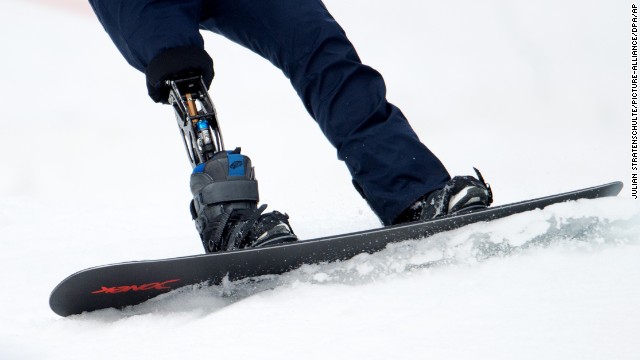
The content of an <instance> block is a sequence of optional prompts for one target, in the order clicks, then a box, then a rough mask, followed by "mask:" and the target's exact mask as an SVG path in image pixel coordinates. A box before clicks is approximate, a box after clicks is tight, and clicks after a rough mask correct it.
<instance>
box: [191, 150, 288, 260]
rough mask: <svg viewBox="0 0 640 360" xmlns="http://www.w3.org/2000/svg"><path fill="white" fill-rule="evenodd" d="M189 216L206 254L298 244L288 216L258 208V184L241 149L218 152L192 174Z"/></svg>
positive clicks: (262, 207) (264, 206)
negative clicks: (191, 196) (291, 243)
mask: <svg viewBox="0 0 640 360" xmlns="http://www.w3.org/2000/svg"><path fill="white" fill-rule="evenodd" d="M191 193H192V194H193V201H191V215H192V217H193V219H194V220H195V223H196V229H197V230H198V233H200V239H201V240H202V244H203V245H204V249H205V251H206V252H207V253H212V252H217V251H228V250H235V249H244V248H249V247H260V246H267V245H273V244H279V243H283V242H292V241H296V240H298V238H297V237H296V235H295V234H294V232H293V230H292V229H291V226H290V225H289V216H288V215H286V214H282V213H279V212H277V211H273V212H269V213H264V210H265V209H266V207H267V205H262V206H260V207H259V208H258V207H257V204H258V201H259V196H258V182H257V181H256V179H255V175H254V171H253V167H252V166H251V160H250V159H249V158H248V157H247V156H244V155H241V154H240V149H239V148H238V149H236V150H234V151H229V152H225V151H221V152H218V153H217V154H215V155H214V157H213V158H212V159H210V160H209V161H207V162H205V163H203V164H200V165H198V166H197V167H196V168H195V169H194V170H193V174H191Z"/></svg>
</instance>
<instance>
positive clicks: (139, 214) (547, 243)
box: [0, 0, 640, 359]
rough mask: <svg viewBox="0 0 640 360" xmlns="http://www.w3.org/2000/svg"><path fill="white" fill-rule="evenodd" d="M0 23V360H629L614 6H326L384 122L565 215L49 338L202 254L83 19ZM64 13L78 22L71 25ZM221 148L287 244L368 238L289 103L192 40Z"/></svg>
mask: <svg viewBox="0 0 640 360" xmlns="http://www.w3.org/2000/svg"><path fill="white" fill-rule="evenodd" d="M52 4H53V5H56V4H58V2H53V1H52V2H49V4H46V2H45V1H40V2H30V1H26V0H2V1H1V5H0V9H1V10H0V46H1V47H2V51H1V52H2V56H1V57H0V69H1V74H0V79H1V82H0V102H1V103H0V105H1V107H0V109H1V110H2V116H1V117H0V123H1V124H2V126H1V127H0V129H1V130H0V169H1V170H0V173H1V175H0V275H1V276H0V279H1V280H0V281H1V283H0V359H134V358H135V359H140V358H142V359H147V358H148V359H151V358H153V359H176V358H189V359H205V358H206V359H232V358H233V359H396V358H397V359H640V345H639V344H640V265H639V260H640V203H638V202H636V201H634V200H632V199H630V190H629V189H630V188H629V173H630V125H629V123H630V105H629V104H630V74H629V68H630V57H631V55H630V47H631V45H630V36H631V31H630V16H631V15H630V12H631V11H630V9H631V3H630V2H628V1H610V0H592V1H577V0H561V1H551V0H541V1H531V0H528V1H525V0H514V1H499V0H486V1H472V0H461V1H455V2H454V1H445V2H443V1H434V0H406V1H397V2H393V1H380V0H350V1H338V0H327V1H326V4H327V6H328V8H329V9H330V11H331V12H332V13H333V15H334V16H335V17H336V18H337V20H338V21H339V22H340V23H341V25H342V26H343V28H344V29H345V30H346V32H347V34H348V36H349V37H350V39H351V40H352V41H353V42H354V44H355V45H356V48H357V49H358V52H359V54H360V56H361V58H362V59H363V61H364V62H365V63H367V64H369V65H371V66H373V67H374V68H376V69H378V70H379V71H380V72H381V73H382V74H383V75H384V76H385V79H386V82H387V86H388V98H389V100H390V101H391V102H393V103H395V104H396V105H398V106H399V107H400V108H401V109H402V110H403V112H404V113H405V114H406V115H407V116H408V117H409V119H410V121H411V122H412V124H413V126H414V128H415V129H416V131H417V133H418V134H419V136H420V137H421V139H422V140H423V141H424V142H425V143H426V144H427V145H428V146H429V147H430V149H431V150H432V151H434V152H435V153H436V154H437V155H438V156H439V157H440V158H441V159H442V160H443V162H444V163H445V164H446V166H447V167H448V169H449V170H450V172H451V173H452V174H470V173H471V172H472V169H471V167H472V166H476V167H478V168H479V169H481V170H482V172H483V174H484V175H485V178H486V179H487V180H488V181H489V182H490V183H491V185H492V187H493V189H494V193H495V199H496V204H505V203H509V202H514V201H519V200H524V199H528V198H532V197H537V196H544V195H548V194H552V193H557V192H562V191H569V190H574V189H577V188H582V187H588V186H591V185H596V184H601V183H605V182H609V181H613V180H622V181H624V182H625V183H626V185H627V187H626V188H625V189H623V193H622V194H621V196H620V197H618V198H610V199H602V200H596V201H580V202H577V203H568V204H561V205H557V206H553V207H550V208H548V209H546V210H544V211H534V212H530V213H525V214H520V215H517V216H513V217H510V218H507V219H503V220H499V221H495V222H493V223H489V224H475V225H471V226H468V227H465V228H462V229H459V230H456V231H452V232H449V233H445V234H440V235H438V236H435V237H432V238H429V239H423V240H420V241H411V242H405V243H401V244H396V245H393V246H390V247H389V248H388V249H386V250H384V251H382V252H381V253H378V254H374V255H360V256H357V257H356V258H354V259H352V260H350V261H345V262H343V263H336V264H320V265H309V266H304V267H303V268H301V269H299V270H296V271H293V272H291V273H289V274H286V275H283V276H279V277H265V278H264V279H263V281H262V282H259V283H257V285H256V284H250V283H246V282H236V283H229V284H225V285H224V286H213V287H201V288H189V289H183V290H180V291H177V292H173V293H170V294H168V295H165V296H162V297H160V298H157V299H154V300H152V301H149V302H147V303H145V304H142V305H139V306H136V307H133V308H128V309H125V310H124V311H116V310H113V309H108V310H103V311H96V312H93V313H88V314H82V315H78V316H72V317H69V318H61V317H58V316H57V315H55V314H54V313H53V312H52V311H51V310H50V309H49V306H48V296H49V293H50V291H51V290H52V289H53V288H54V287H55V286H56V285H57V283H58V282H59V281H61V280H63V279H64V278H65V277H66V276H68V275H70V274H71V273H73V272H75V271H78V270H81V269H84V268H87V267H91V266H96V265H102V264H107V263H114V262H121V261H129V260H139V259H157V258H166V257H174V256H183V255H191V254H199V253H201V252H202V249H201V245H200V243H199V240H198V237H197V234H196V232H195V230H194V228H193V224H192V222H191V219H190V215H189V211H188V202H189V200H190V193H189V190H188V179H189V174H190V170H191V169H190V166H189V164H188V161H187V158H186V154H185V153H184V149H183V147H182V143H181V141H180V138H179V136H178V131H177V126H176V124H175V119H174V115H173V112H172V110H171V109H170V108H169V107H166V106H160V105H157V104H154V103H153V102H152V101H151V100H149V99H148V98H147V95H146V88H145V82H144V77H143V75H142V74H140V73H138V72H137V71H136V70H134V69H132V68H130V67H129V66H128V65H127V64H126V62H125V61H124V60H123V58H122V57H121V55H120V54H119V53H118V52H117V50H116V48H115V47H114V46H113V44H112V43H111V41H110V40H109V38H108V36H107V35H106V33H105V32H104V31H103V30H102V28H101V26H100V24H99V22H98V21H97V20H96V19H95V16H93V15H92V14H91V13H88V12H86V8H87V7H86V4H85V3H84V2H82V3H81V0H78V1H77V2H74V1H59V5H65V6H64V7H56V6H48V5H52ZM70 7H74V9H75V10H78V11H68V10H69V8H70ZM205 41H206V42H207V49H208V50H209V51H210V53H211V55H212V56H213V58H214V62H215V69H216V78H215V80H214V83H213V86H212V90H211V95H212V97H213V99H214V102H215V104H216V106H217V109H218V115H219V117H220V121H221V125H222V130H223V135H224V137H225V143H226V145H227V147H229V148H232V147H235V146H242V147H243V151H244V152H245V153H246V154H248V155H250V156H251V157H252V159H253V161H254V164H255V166H256V169H257V174H258V178H259V181H260V186H261V188H260V190H261V198H262V199H263V201H264V202H265V203H268V204H269V205H270V208H272V209H279V210H281V211H286V212H288V213H289V214H290V215H291V219H292V220H291V221H292V225H293V226H294V229H295V230H296V232H297V233H298V235H299V236H300V237H301V238H303V239H308V238H313V237H318V236H324V235H331V234H335V233H342V232H348V231H355V230H362V229H368V228H372V227H376V226H378V221H377V219H376V218H375V216H374V215H373V214H372V213H371V212H370V210H369V209H368V207H367V205H366V204H365V202H364V201H363V200H362V199H360V198H359V196H358V195H357V194H356V192H355V191H354V190H353V189H352V187H351V184H350V178H349V175H348V172H347V171H346V169H345V168H344V166H343V165H342V164H341V163H340V162H339V161H337V160H336V155H335V150H334V149H332V148H331V146H330V145H329V144H328V142H327V141H326V140H325V139H324V138H323V136H322V134H321V132H320V131H319V129H318V128H317V126H316V125H315V123H314V122H313V121H312V120H311V118H310V117H309V116H308V114H307V113H306V112H305V110H304V108H303V106H302V105H301V103H300V101H299V99H298V98H297V96H296V95H295V92H294V91H293V90H292V89H291V87H290V85H289V83H288V80H287V79H286V78H284V76H283V75H282V74H281V73H280V72H279V71H278V70H277V69H275V68H274V67H273V66H272V65H271V64H269V63H268V62H267V61H265V60H263V59H261V58H259V57H258V56H257V55H254V54H253V53H251V52H250V51H248V50H245V49H243V48H241V47H239V46H237V45H235V44H233V43H231V42H229V41H227V40H225V39H223V38H220V37H218V36H217V35H215V34H210V33H206V34H205Z"/></svg>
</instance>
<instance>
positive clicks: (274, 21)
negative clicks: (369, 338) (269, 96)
mask: <svg viewBox="0 0 640 360" xmlns="http://www.w3.org/2000/svg"><path fill="white" fill-rule="evenodd" d="M100 1H101V0H92V5H94V9H96V13H97V14H98V16H99V18H100V20H101V21H102V23H103V25H104V26H105V29H106V30H107V32H109V34H110V35H111V37H112V39H113V40H114V42H116V45H118V48H119V49H120V50H121V52H122V53H123V55H125V57H127V59H128V61H129V62H130V63H131V64H132V65H134V66H136V64H137V65H138V66H136V67H138V68H140V69H141V70H143V71H144V66H145V61H146V60H145V59H144V54H154V53H155V54H157V53H158V52H159V51H160V50H162V49H153V48H150V47H158V46H160V45H159V42H158V41H149V40H147V41H142V40H140V41H136V40H135V39H137V38H140V39H155V37H154V36H153V34H150V35H145V36H140V34H141V32H144V31H147V32H149V31H156V32H158V36H161V37H165V38H166V39H164V40H162V43H163V44H164V46H166V44H167V43H169V44H170V45H171V46H176V47H177V46H181V45H194V44H195V45H199V44H200V43H201V42H202V38H201V36H200V35H199V33H198V35H197V37H196V35H193V36H191V37H190V36H189V35H188V34H189V32H188V31H181V33H179V34H176V35H175V38H172V35H171V29H175V31H176V32H177V31H178V30H182V29H189V28H190V26H191V27H193V26H195V27H196V28H195V29H193V31H195V32H196V33H197V26H199V27H200V28H202V29H206V30H210V31H212V32H214V33H217V34H220V35H222V36H224V37H226V38H228V39H230V40H232V41H234V42H236V43H238V44H240V45H242V46H244V47H246V48H248V49H250V50H252V51H253V52H255V53H257V54H259V55H260V56H262V57H264V58H266V59H267V60H269V61H270V62H271V63H272V64H273V65H275V66H277V67H278V68H279V69H280V70H282V72H283V73H284V74H285V76H287V78H289V79H290V81H291V84H292V85H293V87H294V88H295V90H296V92H297V93H298V95H299V96H300V98H301V99H302V102H303V103H304V106H305V107H306V109H307V111H308V112H309V114H310V115H311V116H312V117H313V118H314V119H315V121H316V122H317V123H318V125H319V126H320V129H321V130H322V132H323V133H324V135H325V136H326V137H327V139H328V140H329V141H330V142H331V144H333V146H334V147H335V148H336V149H337V153H338V158H339V159H340V160H342V161H344V162H345V163H346V165H347V167H348V169H349V171H350V173H351V175H352V178H353V183H354V185H355V187H356V189H358V191H359V192H360V193H361V194H362V195H363V197H364V198H365V199H366V200H367V202H368V204H369V205H370V206H371V208H372V209H373V211H374V212H375V213H376V214H377V215H378V217H379V218H380V219H381V220H382V222H383V223H384V224H385V225H389V224H392V223H393V221H394V219H395V218H396V217H397V216H398V215H399V214H400V213H401V212H402V211H403V210H405V209H406V208H407V207H409V206H410V205H411V204H412V203H413V202H415V201H416V200H417V199H418V198H420V197H422V196H423V195H425V194H427V193H429V192H431V191H433V190H436V189H440V188H442V187H443V186H444V185H445V183H446V182H447V181H448V180H449V179H450V176H449V174H448V172H447V170H446V169H445V167H444V166H443V165H442V163H441V162H440V161H439V160H438V158H437V157H436V156H435V155H433V154H432V153H431V151H429V149H427V147H426V146H425V145H423V144H422V143H421V142H420V140H419V139H418V136H417V135H416V133H415V132H414V131H413V129H412V128H411V126H410V125H409V123H408V121H407V119H406V118H405V116H404V115H403V114H402V112H401V111H400V110H399V109H398V108H397V107H396V106H394V105H392V104H390V103H389V102H387V100H386V87H385V83H384V80H383V78H382V76H381V75H380V73H378V72H377V71H376V70H374V69H372V68H371V67H369V66H366V65H363V64H362V63H361V61H360V59H359V57H358V55H357V53H356V50H355V49H354V47H353V45H352V44H351V42H350V41H349V40H348V39H347V37H346V35H345V32H344V31H343V29H342V28H341V27H340V26H339V25H338V23H337V22H336V21H335V20H334V19H333V17H332V16H331V14H329V12H328V11H327V9H326V7H325V6H324V4H323V3H322V2H321V1H320V0H185V1H177V0H174V1H169V0H164V1H148V4H146V5H145V6H144V7H143V8H140V9H132V10H127V11H122V10H123V9H122V7H126V6H134V5H128V4H131V3H140V1H131V0H102V1H103V3H102V4H101V3H100ZM172 2H174V3H178V4H179V5H176V6H174V7H175V8H177V9H173V10H171V6H169V5H167V3H172ZM114 3H119V6H120V8H119V9H118V11H114V12H112V14H119V15H118V16H120V17H119V18H118V19H116V20H112V19H110V18H109V17H108V16H106V17H105V16H101V14H100V13H99V10H100V9H102V11H105V12H106V10H105V9H104V8H105V7H108V6H116V5H113V4H114ZM188 3H192V5H193V6H196V5H198V4H199V5H200V8H199V9H191V8H189V7H188ZM162 6H164V7H166V8H167V11H182V13H183V14H186V15H185V16H184V17H183V18H184V20H179V19H180V17H176V16H172V17H171V19H170V23H167V19H168V18H169V17H168V16H158V14H162V11H164V10H163V9H162V8H161V7H162ZM154 7H156V8H155V9H154ZM136 11H154V12H155V13H156V14H155V15H154V16H153V17H148V18H146V19H145V17H144V16H140V15H138V16H136V14H135V12H136ZM132 13H133V14H132ZM126 14H129V16H131V17H132V18H133V19H132V20H131V21H137V22H138V24H140V19H145V23H144V24H142V25H138V27H137V28H135V26H134V28H135V29H133V30H130V31H131V33H132V35H130V36H127V34H116V36H115V37H114V34H113V32H114V31H115V30H113V29H114V28H119V29H123V28H126V26H122V25H121V24H122V23H123V22H125V21H126V19H124V20H123V19H122V17H123V16H125V15H126ZM118 16H115V17H118ZM112 17H113V16H112ZM194 17H196V20H197V24H192V25H189V22H193V19H194ZM176 19H177V20H176ZM153 21H157V23H156V24H153V23H152V24H149V22H153ZM163 21H164V23H162V22H163ZM116 22H118V26H116V25H114V24H115V23H116ZM173 23H175V24H173ZM118 31H122V30H118ZM185 34H187V35H185ZM124 38H126V39H127V40H126V41H128V43H127V44H125V45H123V44H122V43H120V44H119V41H123V40H122V39H124ZM123 49H124V50H123ZM136 54H143V55H136ZM136 56H137V57H136ZM148 56H149V57H150V56H151V55H148Z"/></svg>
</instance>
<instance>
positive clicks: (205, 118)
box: [167, 76, 224, 168]
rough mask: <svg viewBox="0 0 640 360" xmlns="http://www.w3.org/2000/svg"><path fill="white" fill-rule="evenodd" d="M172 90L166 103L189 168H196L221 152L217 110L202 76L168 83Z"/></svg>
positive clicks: (222, 144)
mask: <svg viewBox="0 0 640 360" xmlns="http://www.w3.org/2000/svg"><path fill="white" fill-rule="evenodd" d="M167 85H169V87H170V88H171V90H170V92H169V104H171V106H172V107H173V110H174V111H175V112H176V120H177V121H178V127H179V128H180V134H181V135H182V139H183V141H184V147H185V149H186V150H187V155H188V156H189V161H191V166H192V167H194V168H195V167H196V166H198V165H200V164H202V163H204V162H205V161H207V160H209V159H211V158H212V157H213V155H214V154H215V153H216V152H218V151H221V150H223V149H224V143H223V141H222V134H221V133H220V125H219V124H218V117H217V116H216V109H215V107H214V106H213V102H212V101H211V98H210V97H209V93H208V91H207V88H206V86H205V85H204V82H203V81H202V78H201V77H199V76H198V77H193V78H188V79H182V80H167Z"/></svg>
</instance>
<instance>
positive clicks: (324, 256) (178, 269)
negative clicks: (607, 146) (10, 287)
mask: <svg viewBox="0 0 640 360" xmlns="http://www.w3.org/2000/svg"><path fill="white" fill-rule="evenodd" d="M622 186H623V185H622V183H621V182H612V183H609V184H604V185H600V186H594V187H591V188H587V189H581V190H576V191H571V192H566V193H562V194H557V195H552V196H547V197H542V198H538V199H533V200H527V201H521V202H517V203H513V204H508V205H501V206H496V207H489V208H486V209H483V210H479V211H475V212H471V213H466V214H461V215H452V216H445V217H441V218H437V219H433V220H428V221H419V222H413V223H408V224H401V225H394V226H388V227H383V228H379V229H373V230H366V231H359V232H354V233H349V234H343V235H336V236H328V237H323V238H318V239H313V240H307V241H298V242H293V243H286V244H279V245H273V246H269V247H262V248H249V249H242V250H235V251H227V252H218V253H212V254H205V255H194V256H186V257H178V258H171V259H161V260H146V261H134V262H125V263H119V264H112V265H104V266H99V267H94V268H89V269H86V270H82V271H80V272H77V273H75V274H73V275H71V276H69V277H68V278H66V279H65V280H63V281H62V282H61V283H60V284H59V285H58V286H57V287H56V288H55V289H54V290H53V292H52V293H51V296H50V299H49V304H50V306H51V309H52V310H53V311H54V312H55V313H56V314H58V315H61V316H69V315H74V314H80V313H82V312H85V311H94V310H98V309H105V308H123V307H126V306H130V305H136V304H140V303H142V302H144V301H146V300H148V299H150V298H153V297H155V296H158V295H160V294H163V293H166V292H169V291H171V290H174V289H177V288H180V287H183V286H187V285H193V284H199V283H203V282H208V283H210V284H213V285H217V284H220V283H221V282H222V280H223V279H224V278H225V277H228V279H229V280H231V281H234V280H239V279H244V278H249V277H255V276H261V275H267V274H283V273H285V272H288V271H290V270H293V269H296V268H298V267H300V266H302V265H304V264H313V263H321V262H333V261H340V260H346V259H350V258H352V257H354V256H356V255H358V254H361V253H374V252H377V251H380V250H382V249H384V248H385V247H386V246H387V244H390V243H394V242H400V241H405V240H412V239H419V238H424V237H429V236H431V235H434V234H437V233H441V232H444V231H449V230H453V229H457V228H460V227H462V226H465V225H469V224H473V223H477V222H483V221H492V220H496V219H499V218H503V217H507V216H510V215H513V214H517V213H522V212H526V211H531V210H535V209H542V208H545V207H547V206H549V205H552V204H556V203H561V202H566V201H571V200H579V199H595V198H600V197H607V196H616V195H617V194H618V193H619V192H620V190H621V189H622Z"/></svg>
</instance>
